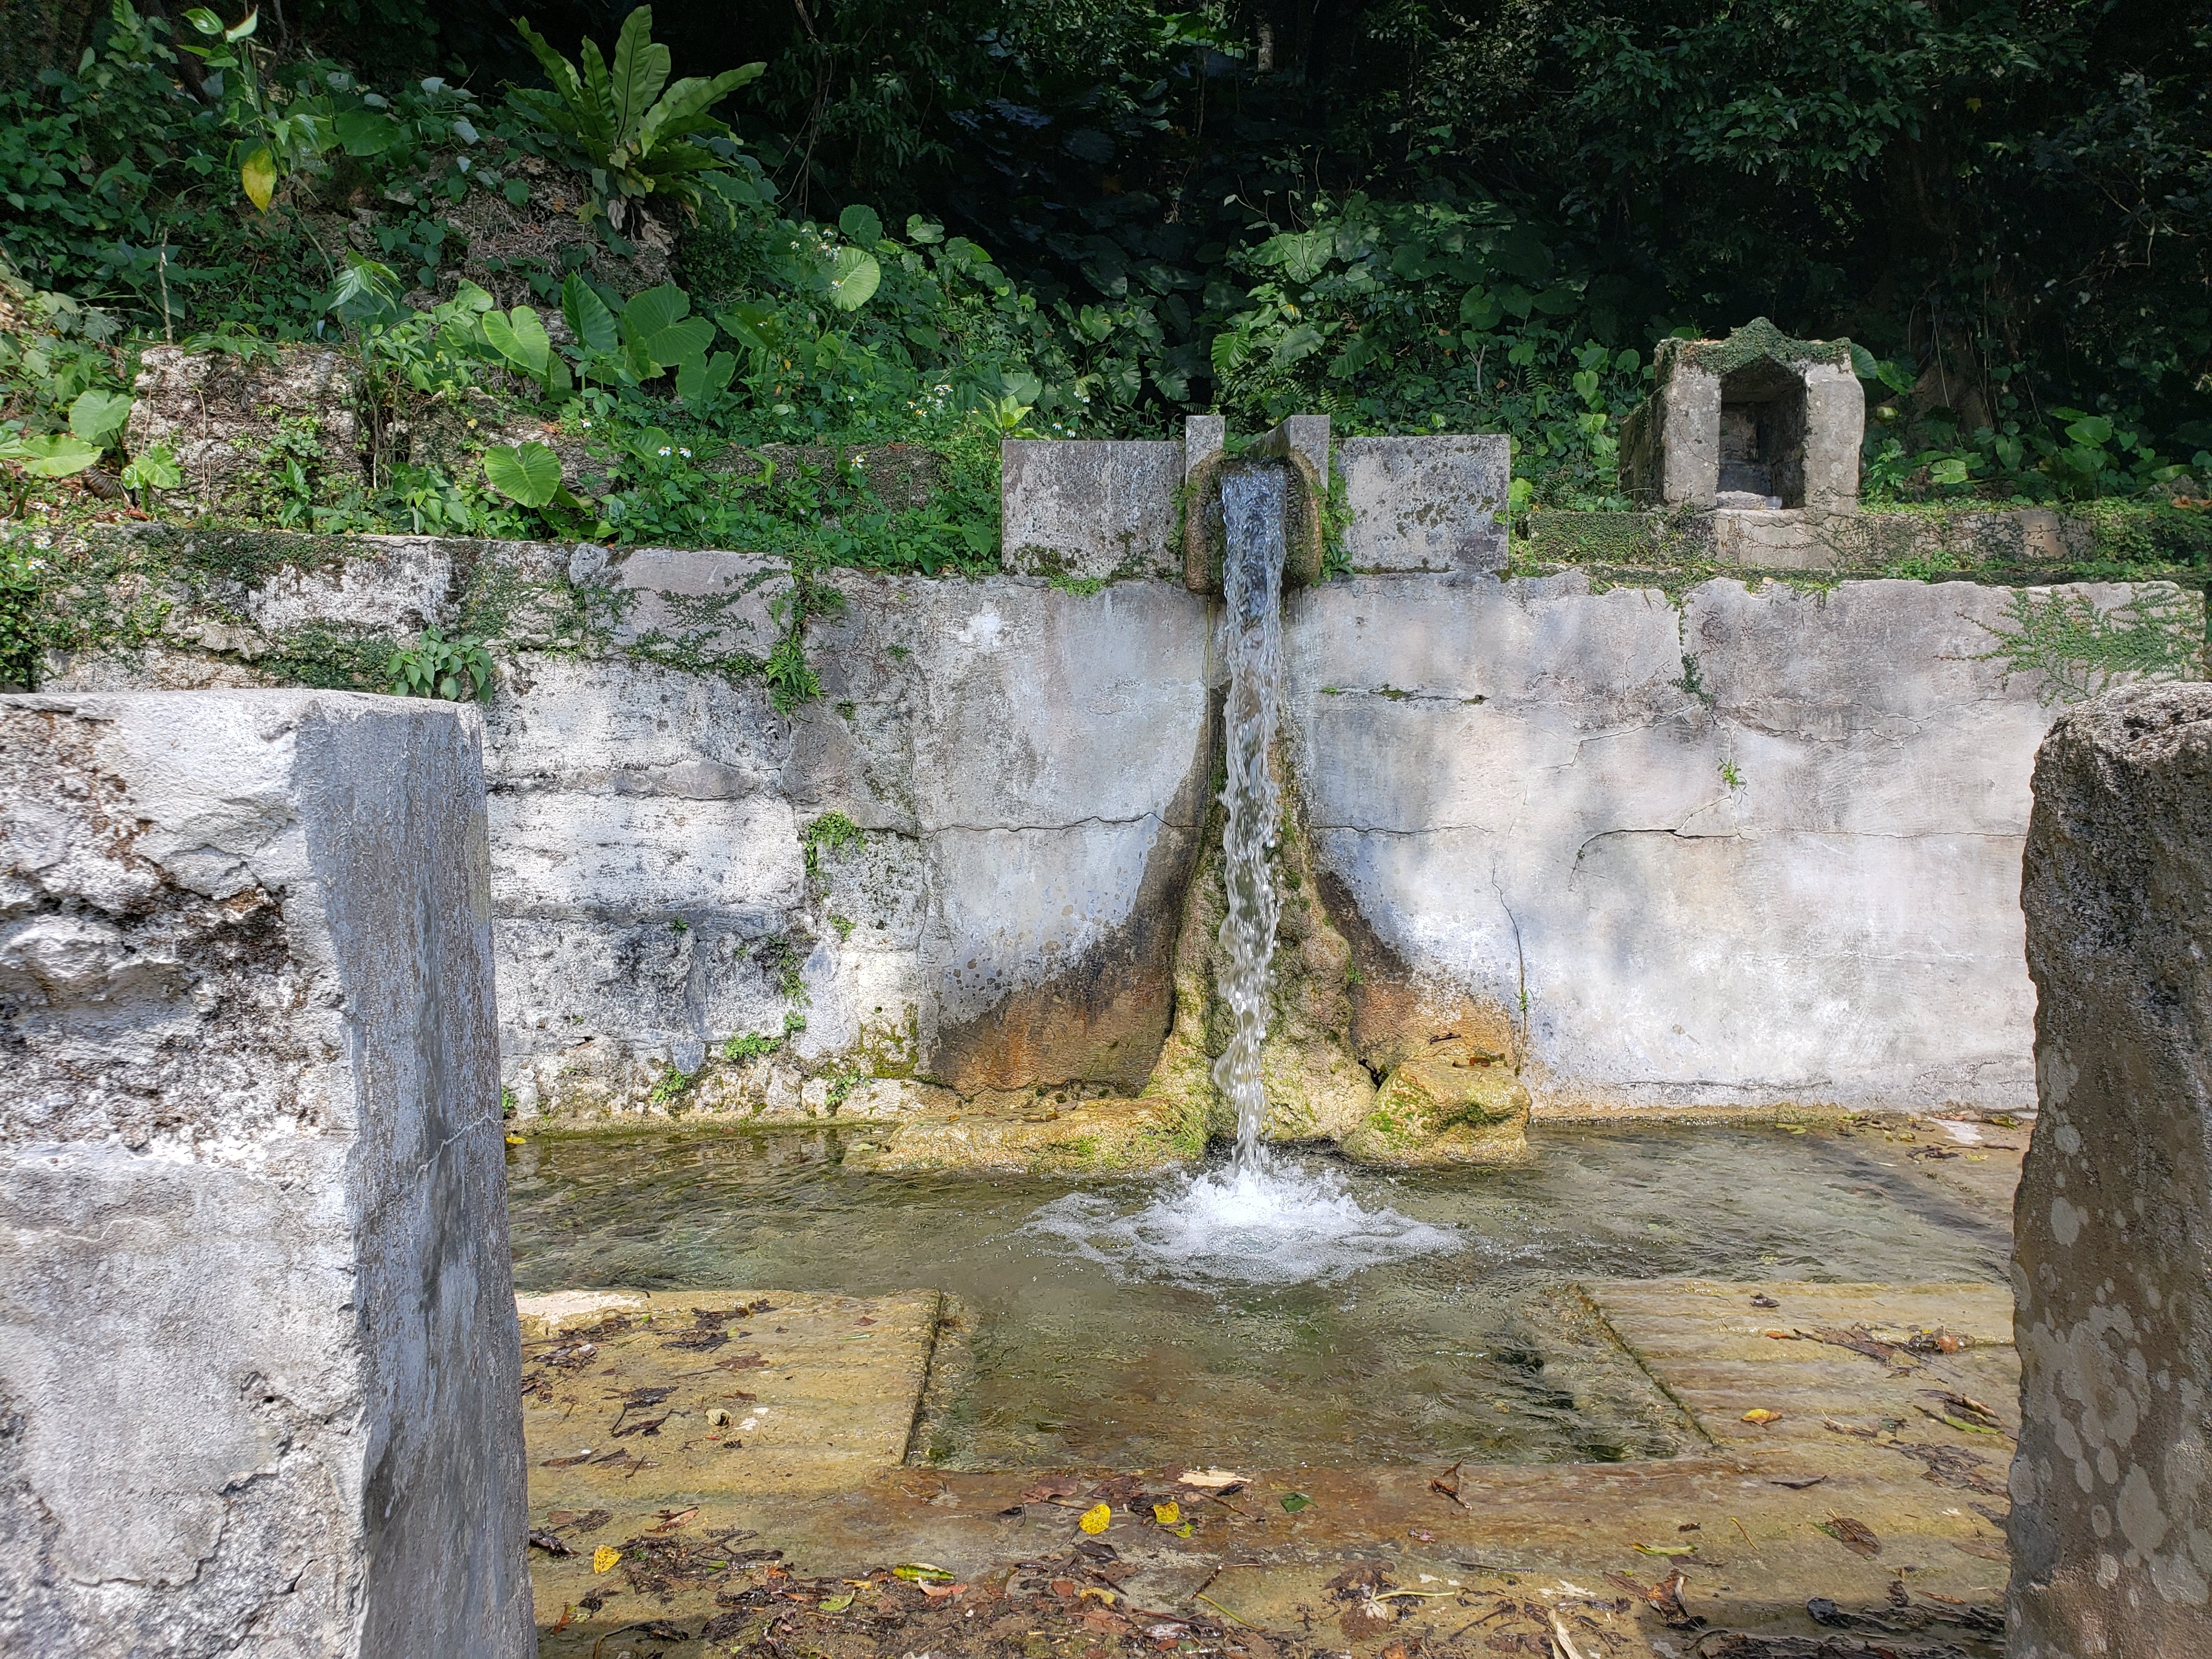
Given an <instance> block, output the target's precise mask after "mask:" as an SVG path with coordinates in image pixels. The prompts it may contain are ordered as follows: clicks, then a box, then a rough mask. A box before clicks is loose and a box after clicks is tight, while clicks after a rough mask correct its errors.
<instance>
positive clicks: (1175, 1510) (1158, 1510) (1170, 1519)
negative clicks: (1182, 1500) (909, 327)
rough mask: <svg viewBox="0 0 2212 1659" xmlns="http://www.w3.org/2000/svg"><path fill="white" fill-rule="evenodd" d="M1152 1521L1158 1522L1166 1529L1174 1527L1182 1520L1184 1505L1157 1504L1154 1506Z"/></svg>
mask: <svg viewBox="0 0 2212 1659" xmlns="http://www.w3.org/2000/svg"><path fill="white" fill-rule="evenodd" d="M1152 1519H1153V1520H1155V1521H1157V1522H1159V1523H1160V1524H1161V1525H1162V1526H1164V1527H1172V1526H1173V1525H1175V1523H1176V1522H1178V1521H1180V1520H1182V1504H1153V1505H1152Z"/></svg>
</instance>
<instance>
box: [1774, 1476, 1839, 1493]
mask: <svg viewBox="0 0 2212 1659" xmlns="http://www.w3.org/2000/svg"><path fill="white" fill-rule="evenodd" d="M1827 1478H1828V1477H1827V1476H1826V1475H1825V1474H1807V1475H1796V1476H1792V1477H1790V1479H1787V1480H1770V1481H1768V1482H1767V1483H1766V1484H1767V1485H1768V1486H1787V1487H1789V1488H1790V1491H1792V1492H1802V1491H1804V1490H1805V1488H1806V1487H1808V1486H1819V1485H1820V1483H1821V1482H1822V1481H1823V1480H1826V1479H1827Z"/></svg>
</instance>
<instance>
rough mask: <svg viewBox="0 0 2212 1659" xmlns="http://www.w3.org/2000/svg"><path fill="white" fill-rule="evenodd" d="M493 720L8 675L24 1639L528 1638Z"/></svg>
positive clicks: (8, 1483) (16, 1592)
mask: <svg viewBox="0 0 2212 1659" xmlns="http://www.w3.org/2000/svg"><path fill="white" fill-rule="evenodd" d="M477 742H478V723H477V716H476V714H475V713H474V711H472V710H467V709H461V708H453V707H452V706H450V705H445V704H429V703H415V702H401V701H399V700H397V699H391V698H383V697H364V696H352V695H348V694H341V693H317V692H302V691H261V692H252V691H249V692H221V693H171V694H161V693H154V694H138V695H128V696H100V695H92V696H16V697H7V698H0V1042H4V1045H5V1048H4V1060H0V1401H4V1402H5V1403H4V1412H0V1423H4V1425H5V1426H4V1429H0V1538H4V1539H5V1540H6V1547H5V1548H4V1550H0V1648H4V1649H6V1650H9V1651H10V1652H24V1653H33V1652H35V1653H52V1654H63V1653H72V1654H76V1653H82V1654H93V1653H118V1654H119V1653H150V1652H155V1651H159V1652H163V1653H183V1652H191V1653H214V1652H218V1651H222V1652H231V1651H238V1650H240V1649H239V1647H238V1644H239V1643H240V1642H241V1641H242V1640H246V1639H248V1638H249V1637H250V1639H251V1641H252V1644H253V1645H254V1650H255V1651H258V1652H266V1653H276V1652H283V1653H285V1654H288V1655H290V1654H297V1655H301V1656H356V1655H358V1656H364V1659H367V1656H384V1655H398V1654H434V1653H436V1654H460V1653H468V1654H483V1655H487V1656H521V1655H525V1654H527V1653H529V1652H530V1651H531V1650H532V1633H531V1628H530V1624H529V1602H528V1589H527V1580H526V1572H525V1568H524V1565H523V1562H522V1559H521V1541H522V1528H523V1518H524V1511H523V1496H524V1494H523V1485H522V1462H521V1424H520V1414H519V1413H518V1411H517V1409H516V1407H515V1404H514V1401H515V1392H516V1387H517V1378H518V1375H519V1355H518V1351H517V1346H516V1336H515V1328H514V1320H513V1311H512V1306H511V1304H510V1301H509V1297H510V1296H511V1294H512V1291H511V1288H510V1286H511V1276H510V1267H509V1264H508V1257H507V1225H506V1208H505V1204H504V1180H503V1170H502V1166H501V1145H500V1141H501V1133H500V1122H499V1104H498V1103H499V1084H498V1071H497V1048H496V1032H495V1020H494V1015H493V1008H492V974H491V940H490V932H489V920H490V905H489V881H488V875H487V865H488V854H487V852H486V845H485V837H484V811H483V774H482V769H481V764H480V761H479V758H478V752H477Z"/></svg>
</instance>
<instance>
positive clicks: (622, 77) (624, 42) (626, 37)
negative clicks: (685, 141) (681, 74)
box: [607, 6, 669, 142]
mask: <svg viewBox="0 0 2212 1659" xmlns="http://www.w3.org/2000/svg"><path fill="white" fill-rule="evenodd" d="M668 67H669V57H668V48H667V47H665V46H662V45H660V44H659V42H658V41H656V40H653V8H652V7H650V6H640V7H639V8H638V9H636V10H635V11H634V12H632V13H630V15H629V16H628V17H626V18H624V19H623V26H622V33H621V34H620V35H618V36H617V37H616V40H615V61H614V62H613V64H611V65H609V75H610V79H611V82H612V83H613V84H612V88H611V90H612V94H613V95H612V98H611V100H610V103H609V106H608V111H607V114H608V118H609V121H610V123H611V125H612V126H613V128H614V131H615V136H616V137H617V139H618V140H621V141H623V142H627V141H629V140H630V139H632V138H635V137H638V136H639V134H640V133H641V132H642V131H644V128H645V117H646V112H647V110H649V109H651V108H652V107H653V100H655V99H656V98H658V97H659V96H660V89H661V88H663V87H665V86H666V85H667V84H668Z"/></svg>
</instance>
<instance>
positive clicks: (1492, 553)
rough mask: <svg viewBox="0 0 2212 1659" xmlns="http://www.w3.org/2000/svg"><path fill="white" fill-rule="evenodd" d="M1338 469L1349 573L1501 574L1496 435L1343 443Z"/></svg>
mask: <svg viewBox="0 0 2212 1659" xmlns="http://www.w3.org/2000/svg"><path fill="white" fill-rule="evenodd" d="M1336 469H1337V471H1338V472H1339V474H1340V475H1341V477H1342V478H1343V480H1344V504H1345V506H1346V507H1347V508H1349V509H1350V512H1351V514H1352V519H1351V522H1350V523H1349V524H1348V525H1347V526H1346V528H1345V531H1344V551H1345V555H1346V558H1348V559H1349V560H1350V562H1351V564H1352V568H1353V569H1354V570H1358V571H1364V572H1382V571H1393V570H1429V571H1444V570H1460V571H1467V572H1470V573H1474V572H1482V573H1488V572H1493V571H1498V570H1503V569H1504V568H1505V565H1506V562H1507V551H1506V545H1505V493H1506V486H1507V483H1508V479H1507V473H1508V471H1509V470H1510V462H1509V460H1508V458H1507V441H1506V440H1505V439H1504V437H1502V436H1498V435H1488V434H1486V435H1479V436H1460V435H1452V436H1446V437H1429V438H1343V439H1340V440H1339V441H1338V442H1337V446H1336Z"/></svg>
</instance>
